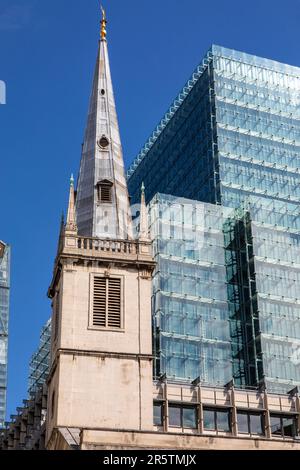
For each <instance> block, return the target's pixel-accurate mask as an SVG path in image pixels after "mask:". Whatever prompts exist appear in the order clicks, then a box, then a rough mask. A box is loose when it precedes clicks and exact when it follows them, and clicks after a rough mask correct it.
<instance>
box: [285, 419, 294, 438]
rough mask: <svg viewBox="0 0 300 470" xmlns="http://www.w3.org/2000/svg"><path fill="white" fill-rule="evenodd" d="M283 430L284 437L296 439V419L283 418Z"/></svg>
mask: <svg viewBox="0 0 300 470" xmlns="http://www.w3.org/2000/svg"><path fill="white" fill-rule="evenodd" d="M282 428H283V434H284V436H289V437H295V436H296V435H297V431H296V429H297V426H296V418H294V417H291V418H290V417H287V416H283V417H282Z"/></svg>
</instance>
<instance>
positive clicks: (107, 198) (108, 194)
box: [97, 180, 113, 203]
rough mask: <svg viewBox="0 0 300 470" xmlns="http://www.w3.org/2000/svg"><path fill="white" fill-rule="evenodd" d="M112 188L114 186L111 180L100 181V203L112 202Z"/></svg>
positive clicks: (98, 192)
mask: <svg viewBox="0 0 300 470" xmlns="http://www.w3.org/2000/svg"><path fill="white" fill-rule="evenodd" d="M112 187H113V184H112V182H111V181H109V180H103V181H99V183H98V184H97V194H98V203H111V202H112Z"/></svg>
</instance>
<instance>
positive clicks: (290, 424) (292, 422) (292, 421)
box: [270, 413, 298, 437]
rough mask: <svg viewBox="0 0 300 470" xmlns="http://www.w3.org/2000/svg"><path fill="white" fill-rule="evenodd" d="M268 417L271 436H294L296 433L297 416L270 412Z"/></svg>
mask: <svg viewBox="0 0 300 470" xmlns="http://www.w3.org/2000/svg"><path fill="white" fill-rule="evenodd" d="M270 419H271V432H272V436H280V437H296V436H297V435H298V429H297V427H298V426H297V416H293V415H281V414H272V413H271V416H270Z"/></svg>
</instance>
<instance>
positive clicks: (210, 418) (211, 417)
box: [203, 409, 216, 431]
mask: <svg viewBox="0 0 300 470" xmlns="http://www.w3.org/2000/svg"><path fill="white" fill-rule="evenodd" d="M203 415H204V416H203V417H204V429H209V430H213V431H214V430H215V429H216V425H215V411H214V410H207V409H204V410H203Z"/></svg>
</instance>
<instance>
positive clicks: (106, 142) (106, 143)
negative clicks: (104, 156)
mask: <svg viewBox="0 0 300 470" xmlns="http://www.w3.org/2000/svg"><path fill="white" fill-rule="evenodd" d="M98 145H99V147H101V148H103V149H105V148H107V147H108V146H109V140H108V138H107V137H106V136H105V135H103V136H102V137H101V139H100V140H99V142H98Z"/></svg>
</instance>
